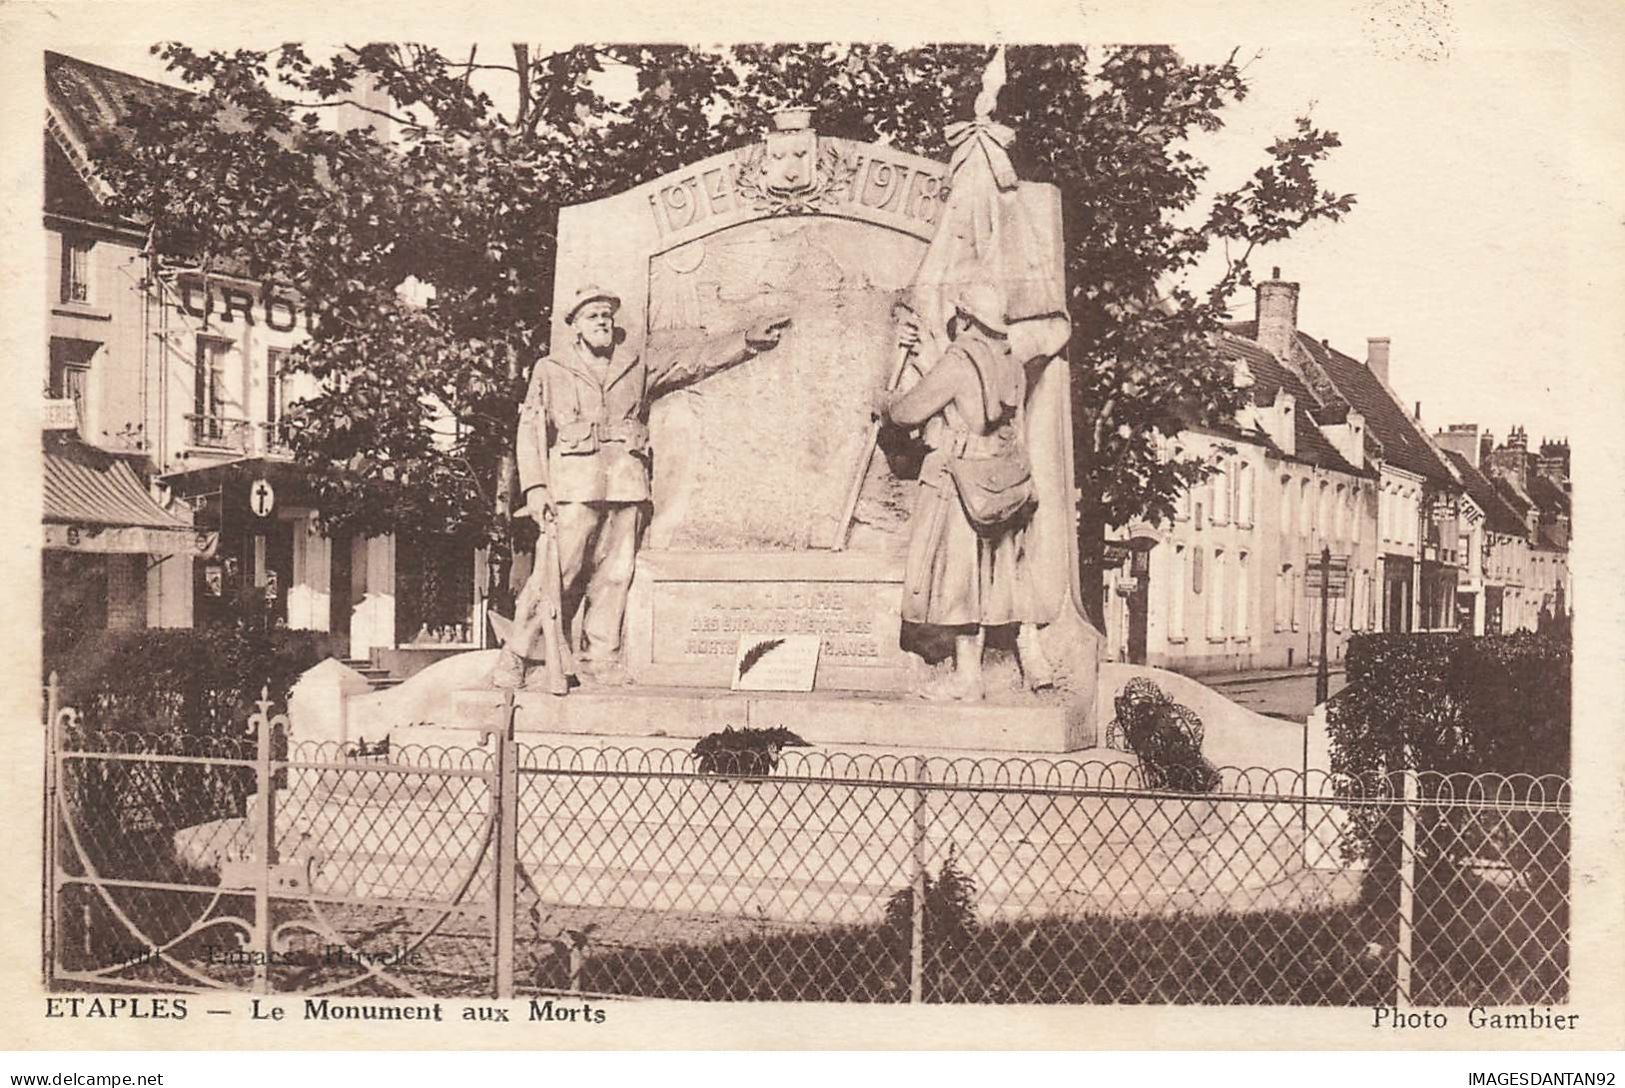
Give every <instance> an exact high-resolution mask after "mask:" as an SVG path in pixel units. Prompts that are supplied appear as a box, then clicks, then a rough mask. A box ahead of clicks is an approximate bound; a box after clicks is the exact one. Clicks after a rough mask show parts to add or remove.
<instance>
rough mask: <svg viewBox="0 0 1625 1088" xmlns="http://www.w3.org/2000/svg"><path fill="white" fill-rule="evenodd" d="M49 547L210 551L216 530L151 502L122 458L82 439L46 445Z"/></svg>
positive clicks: (160, 552)
mask: <svg viewBox="0 0 1625 1088" xmlns="http://www.w3.org/2000/svg"><path fill="white" fill-rule="evenodd" d="M44 484H45V489H44V490H45V510H44V517H43V519H42V520H43V521H44V529H45V547H47V548H56V549H61V550H65V551H80V552H121V553H137V554H140V553H145V554H147V555H208V554H210V553H212V552H213V551H214V546H215V542H216V537H217V534H214V533H200V532H198V531H196V530H194V529H193V528H192V526H191V525H190V524H188V523H187V522H186V521H183V520H182V519H181V518H179V517H176V516H175V515H174V514H171V513H170V512H169V511H168V510H165V509H164V508H163V507H161V506H159V505H158V504H157V503H156V502H154V501H153V499H152V496H150V495H149V494H147V489H146V486H145V485H144V484H142V482H141V478H140V477H139V476H137V475H136V474H135V470H134V469H133V468H131V467H130V465H129V464H128V463H127V462H125V461H123V460H122V459H120V458H118V457H114V456H111V455H110V454H106V453H103V452H102V451H100V450H96V449H92V448H91V447H89V446H85V445H83V444H81V443H69V442H56V443H51V444H50V445H48V446H47V448H46V450H45V477H44Z"/></svg>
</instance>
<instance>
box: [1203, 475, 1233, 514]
mask: <svg viewBox="0 0 1625 1088" xmlns="http://www.w3.org/2000/svg"><path fill="white" fill-rule="evenodd" d="M1209 479H1210V482H1211V483H1212V485H1213V497H1212V500H1211V501H1212V504H1213V524H1215V525H1224V524H1226V523H1227V522H1229V520H1230V500H1231V498H1232V496H1231V492H1230V487H1231V484H1230V466H1229V465H1228V464H1226V463H1225V462H1224V461H1220V462H1219V468H1218V471H1217V472H1215V473H1214V474H1213V475H1212V476H1211V477H1210V478H1209Z"/></svg>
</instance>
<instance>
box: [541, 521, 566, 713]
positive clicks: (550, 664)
mask: <svg viewBox="0 0 1625 1088" xmlns="http://www.w3.org/2000/svg"><path fill="white" fill-rule="evenodd" d="M536 524H537V526H538V527H539V528H540V534H539V535H538V536H537V538H536V570H537V574H538V575H540V577H541V579H542V601H541V609H542V652H543V653H544V654H546V655H547V658H546V662H545V666H544V667H545V668H546V669H547V690H548V691H549V692H551V693H552V694H554V695H564V694H566V693H568V692H569V690H570V678H569V672H570V670H569V667H568V666H567V665H566V664H565V660H564V655H565V654H566V653H567V652H568V651H567V650H566V649H565V641H564V609H563V604H562V598H563V595H564V575H563V573H562V572H561V571H560V569H559V523H558V517H557V515H556V514H555V513H554V512H553V508H552V507H551V506H544V507H542V509H541V510H538V511H536ZM532 577H536V575H532Z"/></svg>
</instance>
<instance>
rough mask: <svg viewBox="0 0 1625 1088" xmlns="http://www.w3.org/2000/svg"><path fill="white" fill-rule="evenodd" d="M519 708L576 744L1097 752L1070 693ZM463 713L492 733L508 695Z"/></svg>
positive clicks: (644, 690)
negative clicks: (712, 738) (730, 741)
mask: <svg viewBox="0 0 1625 1088" xmlns="http://www.w3.org/2000/svg"><path fill="white" fill-rule="evenodd" d="M516 703H517V706H518V714H517V716H516V718H515V728H516V729H518V730H519V731H521V732H525V733H549V734H555V735H566V736H568V735H581V736H599V737H602V736H613V737H677V738H699V737H703V736H705V735H706V734H708V733H715V732H718V731H720V730H721V729H723V728H725V727H728V726H732V727H733V728H735V729H741V728H746V727H754V728H759V729H771V728H774V727H777V726H783V727H784V728H786V729H789V730H790V731H792V732H794V733H796V734H798V735H799V736H800V737H801V738H802V739H803V740H806V741H808V742H809V743H811V744H815V745H836V746H839V745H854V744H861V745H879V746H883V747H887V748H893V749H896V748H905V749H908V748H914V749H924V748H929V749H939V748H947V749H970V750H975V751H988V750H998V751H1005V752H1052V753H1058V752H1073V751H1077V750H1079V749H1082V748H1088V747H1091V746H1092V745H1093V744H1094V742H1095V736H1094V723H1093V722H1092V721H1091V720H1090V719H1091V716H1092V715H1091V713H1090V711H1091V709H1092V708H1091V706H1090V705H1089V703H1088V702H1086V701H1084V700H1073V699H1068V698H1067V697H1066V696H1065V695H1063V694H1062V693H1053V694H1050V695H1047V696H1044V697H1039V696H1030V695H1024V694H1012V695H1010V696H1008V697H1007V698H1004V699H989V700H987V701H984V702H980V703H955V702H943V703H937V702H926V701H925V700H922V699H917V698H911V697H908V696H903V695H894V694H885V693H858V692H832V691H815V692H810V693H789V692H736V691H706V690H696V689H694V688H658V687H643V686H638V687H632V688H620V689H602V690H592V689H582V690H577V691H573V692H571V693H570V694H569V695H568V696H564V697H562V698H561V697H557V696H552V695H547V694H545V693H542V692H530V691H522V692H520V693H519V695H518V697H517V699H516ZM455 706H456V708H457V711H458V714H457V718H458V724H459V725H466V726H471V727H475V728H485V727H487V726H488V725H490V724H492V723H494V722H495V721H496V718H497V716H498V715H499V714H500V711H501V707H502V693H500V692H498V691H493V690H489V689H486V690H467V691H460V692H458V693H457V694H456V696H455Z"/></svg>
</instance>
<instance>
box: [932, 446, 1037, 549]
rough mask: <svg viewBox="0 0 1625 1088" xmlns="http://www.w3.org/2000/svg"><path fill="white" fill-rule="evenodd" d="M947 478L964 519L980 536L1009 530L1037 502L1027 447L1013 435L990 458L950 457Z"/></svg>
mask: <svg viewBox="0 0 1625 1088" xmlns="http://www.w3.org/2000/svg"><path fill="white" fill-rule="evenodd" d="M948 475H950V476H952V477H953V481H954V487H955V489H956V490H957V491H958V492H959V501H960V503H961V504H962V505H963V506H964V508H965V516H966V517H968V518H969V519H970V523H971V525H973V526H974V527H975V528H976V531H977V532H979V533H981V534H983V535H984V536H990V535H994V534H997V533H1000V532H1003V531H1005V530H1007V529H1009V528H1010V527H1011V526H1012V525H1013V524H1014V523H1015V522H1017V521H1018V520H1020V519H1021V518H1022V517H1024V516H1025V515H1026V514H1027V513H1028V511H1029V510H1030V509H1031V508H1032V507H1033V506H1035V505H1036V504H1037V502H1038V495H1037V492H1036V491H1035V490H1034V488H1033V470H1032V462H1031V461H1029V460H1028V458H1027V448H1026V447H1025V446H1024V445H1023V444H1022V442H1021V440H1020V439H1018V438H1016V437H1014V436H1011V437H1010V438H1009V439H1008V440H1007V441H1005V442H1002V443H1000V444H999V452H998V453H997V454H995V455H994V456H992V457H950V458H949V459H948Z"/></svg>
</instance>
